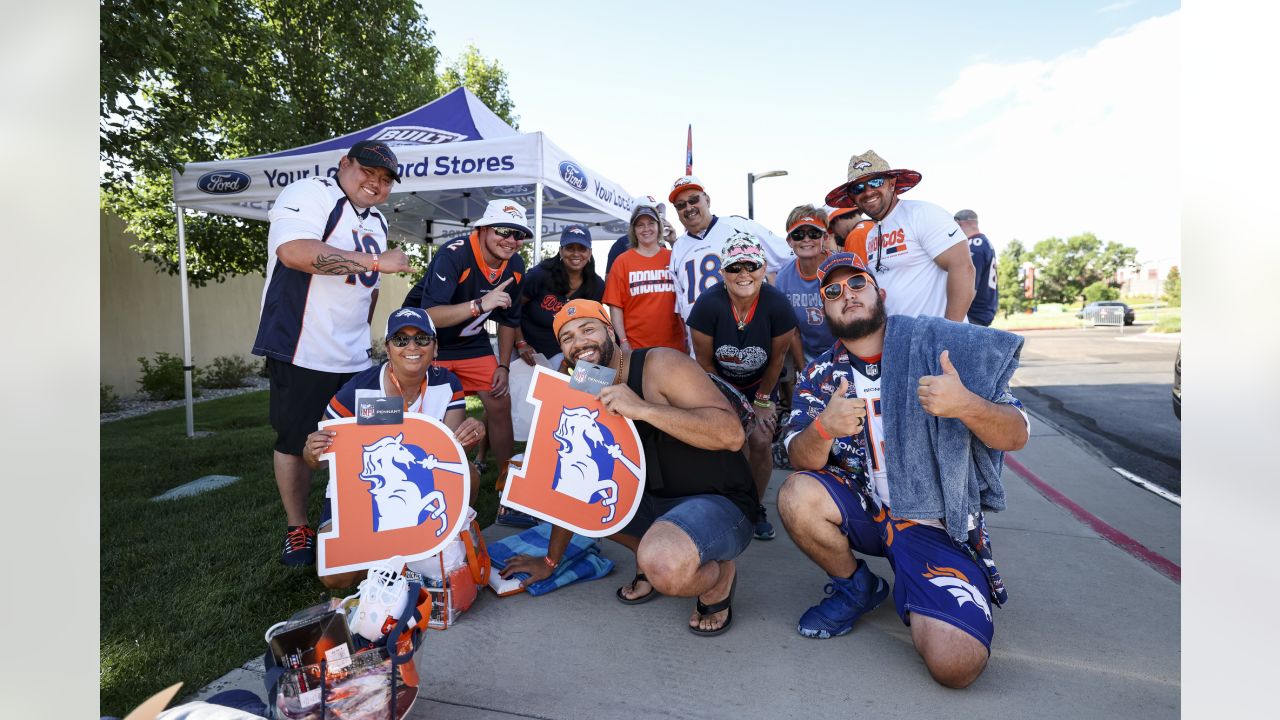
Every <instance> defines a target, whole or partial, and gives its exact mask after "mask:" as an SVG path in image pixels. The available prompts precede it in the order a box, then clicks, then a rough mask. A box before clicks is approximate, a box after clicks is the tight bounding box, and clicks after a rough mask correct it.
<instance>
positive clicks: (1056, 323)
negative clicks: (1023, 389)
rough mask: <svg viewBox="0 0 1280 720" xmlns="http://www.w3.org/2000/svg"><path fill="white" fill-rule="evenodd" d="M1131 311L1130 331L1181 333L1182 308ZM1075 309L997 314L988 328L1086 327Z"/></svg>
mask: <svg viewBox="0 0 1280 720" xmlns="http://www.w3.org/2000/svg"><path fill="white" fill-rule="evenodd" d="M1132 307H1133V315H1134V318H1133V322H1134V324H1133V325H1131V326H1130V329H1137V330H1148V331H1150V332H1180V331H1181V327H1182V308H1180V307H1168V306H1164V305H1162V306H1160V307H1159V308H1152V307H1151V306H1150V305H1147V304H1142V305H1133V306H1132ZM1079 309H1080V308H1079V306H1076V305H1072V306H1065V305H1057V304H1044V305H1041V306H1040V309H1039V311H1037V312H1034V313H1029V314H1028V313H1022V314H1017V315H1010V316H1009V317H1004V316H1002V315H1000V314H997V315H996V319H995V320H993V321H992V323H991V327H995V328H1000V329H1001V330H1013V329H1016V330H1049V329H1054V328H1080V327H1087V325H1085V324H1083V321H1081V320H1080V319H1079V318H1077V317H1076V315H1075V314H1076V311H1077V310H1079ZM1157 321H1158V322H1157Z"/></svg>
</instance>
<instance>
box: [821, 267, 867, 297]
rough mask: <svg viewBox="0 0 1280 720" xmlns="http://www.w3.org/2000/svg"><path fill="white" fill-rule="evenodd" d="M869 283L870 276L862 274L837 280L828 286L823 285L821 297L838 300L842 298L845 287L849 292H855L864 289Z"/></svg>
mask: <svg viewBox="0 0 1280 720" xmlns="http://www.w3.org/2000/svg"><path fill="white" fill-rule="evenodd" d="M869 282H871V278H870V276H867V275H863V274H862V273H858V274H857V275H850V276H849V277H847V278H845V279H844V280H837V281H835V282H833V283H831V284H830V285H823V286H822V297H824V298H826V299H828V300H839V299H840V298H841V297H843V296H844V289H845V287H848V288H849V289H850V290H854V291H857V290H861V289H862V288H864V287H866V286H867V283H869Z"/></svg>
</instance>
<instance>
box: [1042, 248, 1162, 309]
mask: <svg viewBox="0 0 1280 720" xmlns="http://www.w3.org/2000/svg"><path fill="white" fill-rule="evenodd" d="M1031 255H1032V257H1031V261H1032V262H1034V263H1035V264H1036V267H1037V272H1036V299H1037V300H1038V301H1039V302H1059V303H1074V302H1076V301H1078V300H1079V299H1080V297H1081V295H1083V293H1084V289H1085V288H1086V287H1088V286H1089V285H1092V284H1094V283H1096V282H1102V283H1105V284H1107V285H1110V286H1112V287H1116V288H1118V287H1120V284H1119V283H1118V282H1117V281H1116V279H1115V275H1116V271H1118V270H1120V269H1122V268H1127V267H1132V266H1133V265H1134V260H1135V258H1136V257H1137V255H1138V251H1137V250H1136V249H1135V248H1131V247H1128V246H1127V245H1121V244H1120V243H1117V242H1108V243H1106V244H1105V245H1104V244H1103V243H1102V241H1101V240H1099V239H1098V238H1097V237H1096V236H1095V235H1094V234H1093V233H1084V234H1081V235H1073V236H1071V237H1069V238H1067V239H1066V240H1063V239H1061V238H1056V237H1052V238H1048V239H1046V240H1041V241H1040V242H1038V243H1036V245H1035V247H1034V248H1032V250H1031Z"/></svg>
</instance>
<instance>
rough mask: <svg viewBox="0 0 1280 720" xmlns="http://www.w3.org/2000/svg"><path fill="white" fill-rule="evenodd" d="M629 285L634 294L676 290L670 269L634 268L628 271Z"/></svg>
mask: <svg viewBox="0 0 1280 720" xmlns="http://www.w3.org/2000/svg"><path fill="white" fill-rule="evenodd" d="M627 287H628V289H629V290H630V291H631V294H632V295H633V296H634V295H646V294H648V293H661V292H675V290H676V285H675V283H674V282H672V280H671V271H670V270H633V271H631V272H629V273H627Z"/></svg>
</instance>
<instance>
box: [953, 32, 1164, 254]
mask: <svg viewBox="0 0 1280 720" xmlns="http://www.w3.org/2000/svg"><path fill="white" fill-rule="evenodd" d="M1178 32H1179V31H1178V13H1177V12H1174V13H1172V14H1170V15H1166V16H1163V17H1157V18H1152V19H1149V20H1146V21H1143V22H1141V23H1139V24H1137V25H1135V26H1133V27H1132V28H1130V29H1128V30H1127V31H1125V32H1122V33H1120V34H1117V35H1115V36H1113V37H1109V38H1107V39H1105V40H1101V41H1099V42H1098V43H1097V44H1095V45H1093V46H1091V47H1088V48H1085V49H1083V50H1078V51H1072V52H1069V53H1066V54H1063V55H1061V56H1059V57H1056V58H1052V59H1049V60H1045V61H1040V60H1035V61H1028V62H1019V63H1010V64H1004V65H1001V64H992V63H980V64H975V65H971V66H969V67H966V68H964V69H963V70H961V71H960V73H959V75H958V76H957V78H956V81H955V82H954V83H952V85H951V86H949V87H948V88H946V89H945V90H943V91H942V92H941V93H939V95H938V96H937V98H936V99H935V104H934V107H933V117H934V119H935V120H936V121H937V122H939V124H942V125H947V126H949V127H948V128H947V130H948V131H949V132H950V133H951V134H952V135H953V137H956V138H957V139H958V141H957V142H955V143H953V147H952V148H951V149H950V150H949V151H947V152H948V153H949V156H948V157H945V158H939V159H938V160H939V162H936V163H935V166H934V172H933V173H932V175H933V177H932V178H931V187H932V188H933V189H932V190H931V191H930V192H931V195H932V196H933V198H936V199H937V201H938V202H940V203H942V204H943V205H944V206H946V207H954V208H958V207H973V208H974V209H975V210H977V211H978V213H979V215H980V216H981V217H982V221H983V223H982V225H983V231H984V232H987V233H988V234H990V235H991V236H992V239H993V240H994V241H995V242H996V243H997V244H998V245H1001V244H1003V242H1004V241H1006V240H1008V239H1009V238H1012V237H1017V238H1019V239H1020V240H1022V241H1023V243H1024V244H1028V245H1029V244H1033V243H1035V242H1036V241H1038V240H1041V239H1043V238H1045V237H1049V236H1051V235H1058V236H1065V235H1071V234H1075V233H1078V232H1083V231H1092V232H1095V233H1097V234H1098V236H1099V237H1101V238H1102V239H1103V240H1115V241H1118V242H1122V243H1125V244H1127V245H1132V246H1135V247H1137V248H1138V250H1139V257H1140V258H1142V259H1147V260H1159V259H1164V258H1170V257H1173V258H1176V257H1177V256H1178V255H1179V254H1180V247H1179V246H1180V232H1179V231H1180V226H1179V195H1180V187H1179V182H1178V169H1179V156H1178V152H1177V148H1178V127H1179V121H1178V108H1179V104H1178V61H1179V59H1178V43H1179V36H1178Z"/></svg>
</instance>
